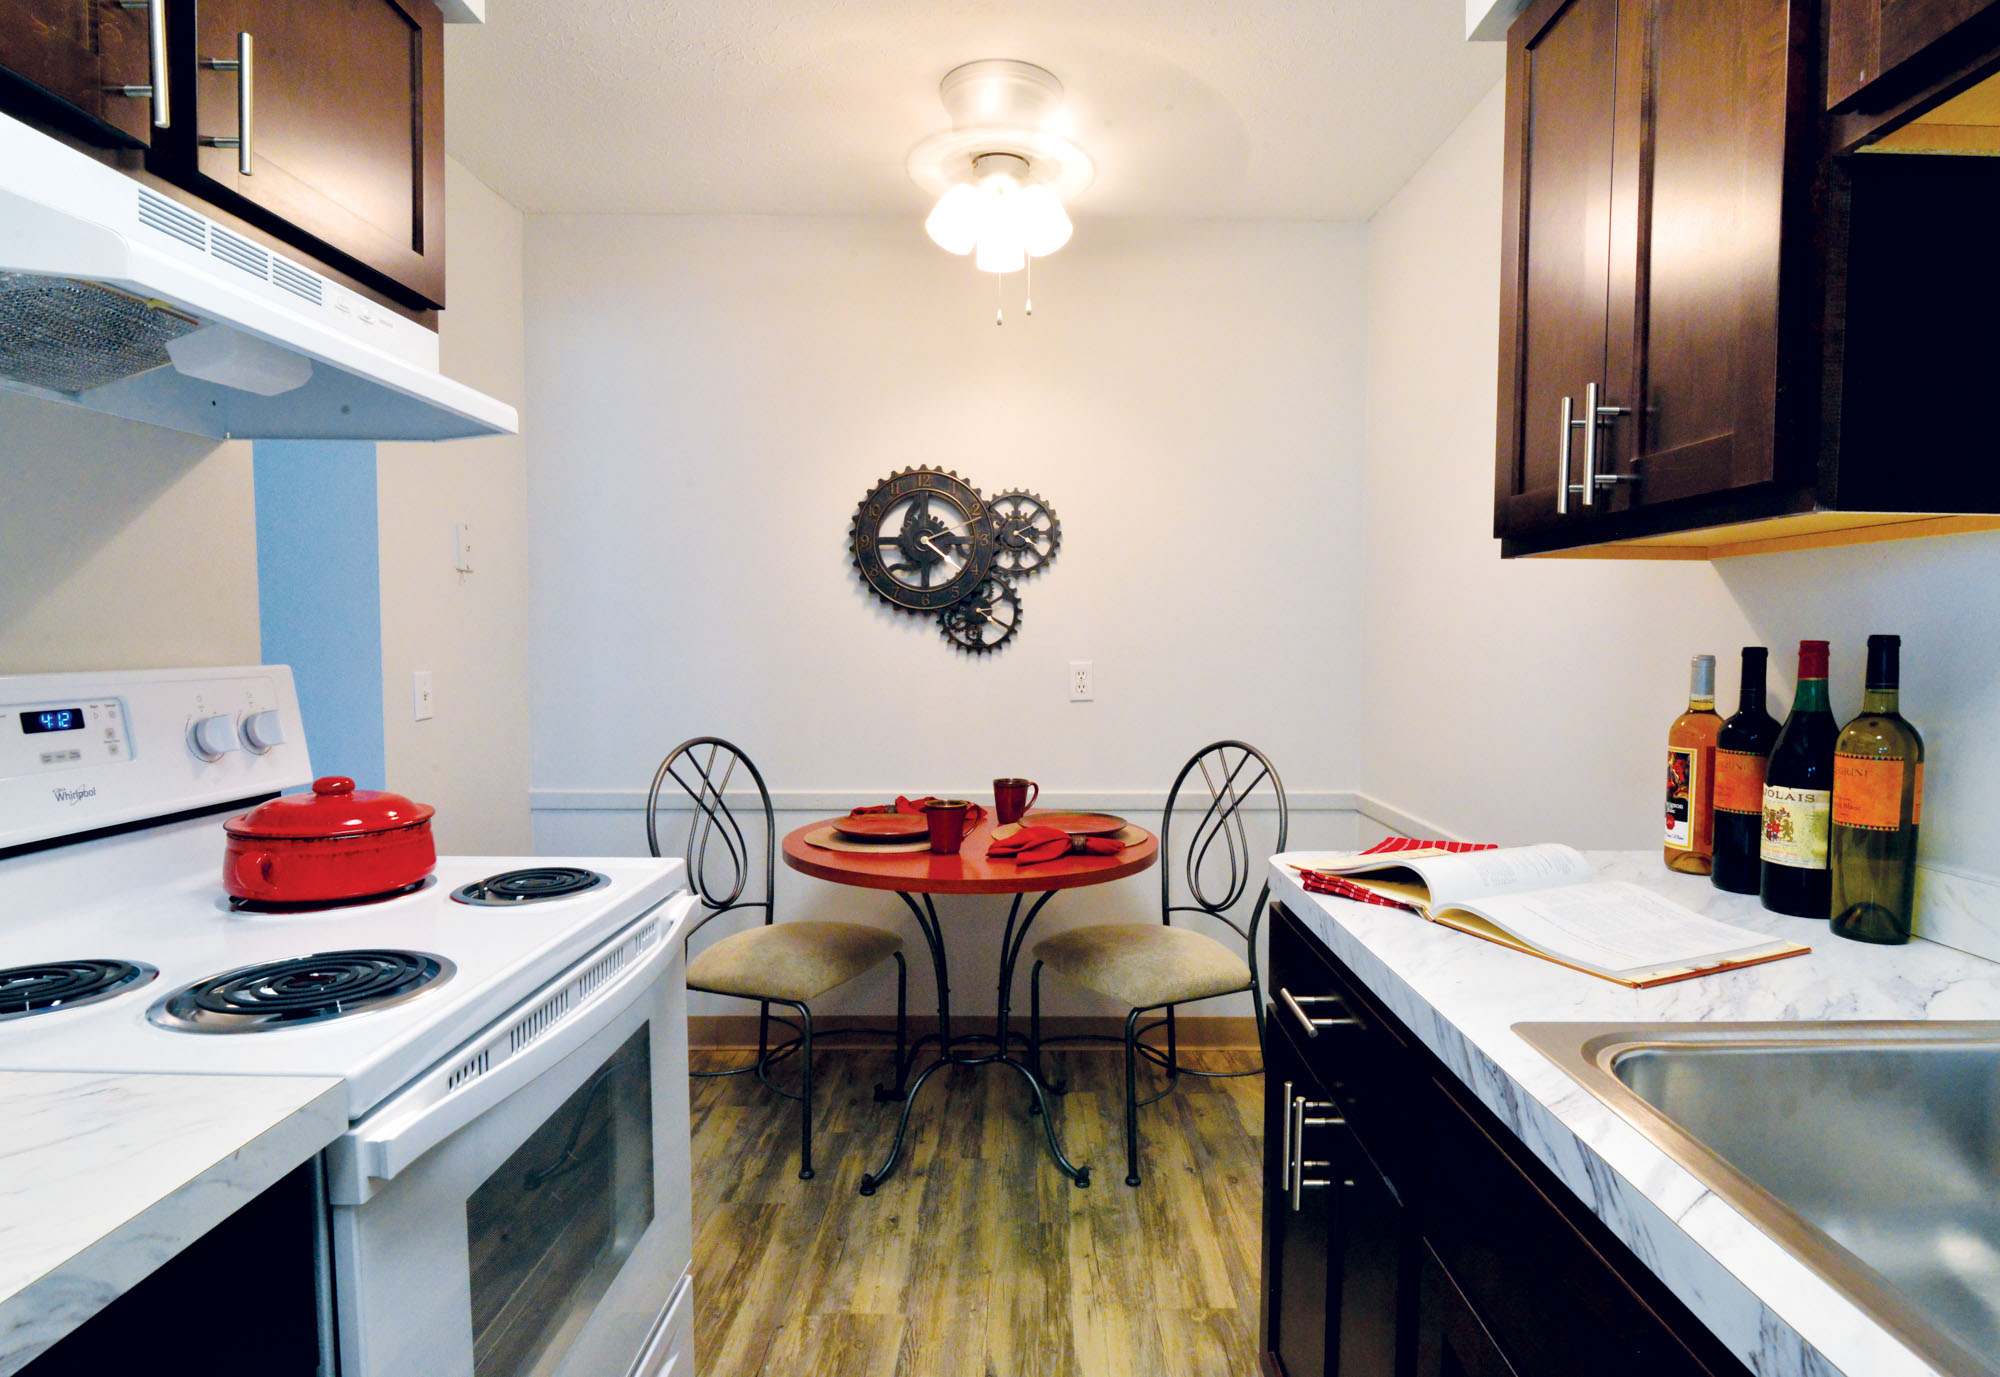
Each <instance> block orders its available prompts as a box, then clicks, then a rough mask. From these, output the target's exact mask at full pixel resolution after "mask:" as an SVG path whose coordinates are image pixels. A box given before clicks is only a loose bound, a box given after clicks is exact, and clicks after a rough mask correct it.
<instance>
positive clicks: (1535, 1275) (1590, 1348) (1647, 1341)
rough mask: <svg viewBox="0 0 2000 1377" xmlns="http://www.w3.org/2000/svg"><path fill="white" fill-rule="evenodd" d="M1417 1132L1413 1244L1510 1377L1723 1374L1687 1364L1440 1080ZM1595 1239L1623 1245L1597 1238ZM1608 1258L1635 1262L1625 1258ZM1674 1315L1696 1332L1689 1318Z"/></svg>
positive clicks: (1661, 1324)
mask: <svg viewBox="0 0 2000 1377" xmlns="http://www.w3.org/2000/svg"><path fill="white" fill-rule="evenodd" d="M1423 1132H1424V1137H1425V1145H1424V1147H1425V1151H1424V1156H1425V1173H1424V1191H1423V1197H1422V1201H1423V1203H1422V1207H1421V1215H1422V1230H1423V1233H1424V1236H1425V1238H1426V1239H1427V1240H1428V1241H1429V1242H1430V1246H1431V1248H1432V1249H1433V1250H1434V1251H1435V1253H1436V1255H1437V1259H1438V1261H1439V1262H1440V1263H1441V1264H1442V1265H1443V1268H1444V1271H1445V1273H1446V1274H1447V1275H1448V1276H1449V1278H1450V1279H1451V1281H1452V1282H1453V1283H1454V1285H1455V1289H1456V1291H1457V1292H1458V1293H1461V1294H1462V1295H1463V1297H1464V1299H1465V1300H1466V1302H1468V1303H1469V1305H1470V1307H1471V1309H1472V1311H1473V1312H1475V1313H1476V1314H1477V1315H1478V1316H1479V1318H1480V1320H1481V1322H1482V1323H1483V1325H1484V1327H1485V1329H1486V1331H1487V1332H1488V1333H1490V1334H1491V1336H1492V1340H1493V1343H1494V1344H1495V1345H1496V1346H1497V1348H1498V1349H1499V1350H1500V1352H1501V1353H1503V1354H1504V1355H1505V1357H1506V1360H1507V1362H1508V1363H1509V1364H1510V1365H1511V1370H1512V1371H1515V1372H1518V1373H1519V1374H1520V1377H1575V1374H1578V1373H1586V1372H1604V1373H1616V1374H1618V1377H1696V1375H1698V1374H1706V1373H1710V1372H1722V1371H1728V1370H1731V1369H1722V1368H1711V1367H1710V1366H1708V1365H1707V1364H1706V1363H1705V1362H1704V1361H1703V1360H1702V1359H1699V1358H1697V1357H1696V1356H1695V1355H1694V1353H1693V1352H1692V1351H1691V1350H1690V1349H1689V1348H1688V1347H1687V1345H1685V1344H1684V1343H1682V1342H1681V1340H1680V1339H1679V1337H1678V1336H1677V1332H1676V1328H1675V1326H1674V1325H1670V1324H1669V1323H1668V1322H1667V1321H1666V1320H1663V1319H1662V1318H1661V1316H1660V1314H1659V1313H1658V1312H1656V1311H1655V1310H1654V1309H1653V1308H1652V1306H1651V1305H1650V1304H1649V1302H1648V1301H1647V1300H1645V1299H1643V1298H1642V1297H1641V1296H1640V1295H1639V1294H1638V1293H1637V1292H1636V1291H1634V1290H1633V1289H1632V1288H1631V1287H1630V1286H1628V1285H1627V1284H1626V1283H1625V1282H1624V1281H1623V1280H1622V1279H1621V1278H1620V1276H1619V1275H1618V1271H1617V1268H1616V1266H1615V1265H1614V1263H1613V1262H1612V1261H1611V1260H1610V1259H1609V1258H1608V1257H1607V1255H1606V1251H1605V1250H1604V1249H1601V1248H1600V1246H1599V1244H1598V1243H1594V1242H1593V1241H1592V1240H1591V1239H1589V1238H1586V1237H1585V1236H1584V1234H1583V1233H1581V1232H1579V1230H1578V1228H1577V1227H1576V1225H1575V1224H1573V1223H1572V1222H1571V1220H1570V1218H1569V1217H1568V1216H1567V1215H1566V1214H1565V1213H1564V1211H1563V1210H1562V1209H1561V1208H1560V1207H1559V1206H1558V1205H1557V1204H1555V1203H1554V1201H1553V1200H1552V1198H1551V1197H1550V1196H1549V1195H1547V1194H1544V1193H1543V1190H1542V1189H1541V1187H1540V1186H1538V1185H1537V1184H1536V1182H1535V1181H1533V1180H1531V1179H1530V1178H1529V1176H1528V1175H1527V1174H1526V1173H1525V1172H1524V1171H1523V1170H1522V1168H1521V1167H1520V1166H1517V1165H1516V1164H1515V1162H1514V1161H1513V1160H1512V1159H1511V1158H1510V1156H1509V1155H1508V1153H1507V1152H1506V1151H1505V1150H1504V1149H1503V1148H1502V1147H1501V1146H1500V1144H1499V1143H1498V1142H1497V1141H1496V1140H1495V1139H1494V1138H1493V1137H1491V1136H1489V1135H1488V1133H1487V1132H1486V1130H1485V1129H1484V1128H1483V1127H1481V1125H1480V1124H1479V1123H1478V1122H1477V1121H1476V1120H1475V1119H1474V1118H1473V1117H1472V1115H1471V1114H1470V1113H1469V1112H1468V1111H1467V1110H1466V1109H1465V1108H1464V1107H1462V1106H1461V1105H1460V1104H1458V1103H1457V1101H1456V1100H1455V1099H1454V1097H1453V1095H1452V1093H1450V1092H1449V1091H1448V1090H1447V1088H1446V1087H1445V1086H1444V1085H1443V1084H1442V1083H1441V1082H1433V1083H1432V1085H1431V1087H1430V1089H1429V1092H1428V1093H1427V1095H1426V1101H1425V1105H1424V1116H1423ZM1551 1184H1552V1185H1553V1186H1554V1188H1555V1189H1556V1190H1562V1189H1563V1188H1562V1186H1561V1183H1559V1182H1551ZM1564 1193H1565V1194H1567V1192H1566V1191H1564ZM1592 1222H1593V1223H1594V1221H1592ZM1600 1242H1601V1243H1604V1244H1609V1245H1611V1246H1612V1247H1614V1248H1622V1245H1618V1244H1617V1241H1616V1240H1615V1239H1611V1238H1609V1236H1608V1235H1607V1236H1606V1237H1605V1238H1604V1239H1603V1240H1600ZM1619 1262H1620V1263H1622V1264H1623V1265H1624V1266H1625V1267H1627V1268H1631V1269H1637V1268H1639V1267H1640V1266H1641V1264H1639V1263H1638V1262H1637V1260H1636V1259H1633V1258H1631V1257H1630V1255H1629V1254H1626V1255H1625V1256H1624V1257H1623V1258H1621V1259H1619ZM1675 1319H1676V1322H1677V1323H1678V1324H1680V1325H1684V1326H1692V1330H1691V1331H1690V1332H1703V1333H1705V1331H1701V1327H1700V1324H1699V1322H1698V1321H1696V1320H1695V1319H1694V1318H1693V1317H1692V1316H1691V1315H1677V1316H1676V1317H1675ZM1733 1371H1735V1372H1738V1373H1740V1372H1741V1371H1742V1369H1741V1368H1740V1367H1736V1368H1734V1369H1733Z"/></svg>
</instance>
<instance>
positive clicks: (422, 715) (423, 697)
mask: <svg viewBox="0 0 2000 1377" xmlns="http://www.w3.org/2000/svg"><path fill="white" fill-rule="evenodd" d="M410 697H411V699H412V707H413V708H414V709H415V711H416V714H417V721H419V722H428V721H430V720H431V672H430V671H429V670H427V669H419V670H413V671H412V672H411V674H410Z"/></svg>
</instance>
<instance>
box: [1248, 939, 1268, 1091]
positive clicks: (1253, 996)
mask: <svg viewBox="0 0 2000 1377" xmlns="http://www.w3.org/2000/svg"><path fill="white" fill-rule="evenodd" d="M1251 955H1252V958H1253V959H1252V962H1251V965H1250V1008H1251V1012H1253V1013H1254V1014H1255V1015H1256V1017H1257V1065H1258V1066H1259V1067H1262V1066H1263V1065H1264V1058H1265V1055H1266V1053H1265V1051H1264V986H1263V984H1262V983H1261V982H1260V981H1259V980H1258V979H1257V966H1256V962H1255V959H1254V958H1255V955H1256V954H1255V953H1254V952H1253V953H1252V954H1251Z"/></svg>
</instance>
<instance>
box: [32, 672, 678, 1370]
mask: <svg viewBox="0 0 2000 1377" xmlns="http://www.w3.org/2000/svg"><path fill="white" fill-rule="evenodd" d="M311 777H312V772H311V767H310V763H309V757H308V754H307V751H306V745H305V740H304V733H303V729H302V726H301V723H300V720H299V712H298V703H297V698H296V695H295V692H294V689H293V685H292V678H291V673H290V671H289V670H288V669H285V668H284V667H281V666H263V667H251V668H239V669H213V670H182V671H159V672H120V673H107V674H99V675H59V676H19V677H0V1069H10V1070H63V1071H91V1072H173V1073H195V1074H202V1073H232V1074H264V1075H298V1076H319V1077H334V1078H339V1079H340V1080H341V1081H342V1082H343V1083H344V1085H345V1088H346V1093H347V1097H348V1117H349V1119H350V1126H349V1130H348V1132H347V1133H346V1134H345V1135H343V1136H342V1137H341V1138H340V1139H338V1140H337V1141H336V1142H335V1143H334V1144H333V1145H332V1146H330V1147H329V1148H328V1150H327V1151H326V1153H325V1154H324V1157H323V1164H322V1165H323V1171H322V1172H321V1173H320V1176H321V1179H322V1180H323V1182H324V1187H323V1193H324V1210H325V1218H326V1226H327V1232H328V1244H329V1246H328V1257H329V1264H328V1269H329V1272H330V1276H329V1278H328V1280H329V1282H330V1286H329V1290H330V1294H331V1301H330V1306H331V1309H332V1311H333V1313H332V1314H331V1315H329V1316H327V1317H326V1323H325V1326H324V1328H325V1332H326V1334H327V1335H328V1337H329V1339H330V1340H331V1342H332V1343H334V1344H337V1347H338V1351H339V1371H340V1372H341V1373H342V1374H343V1377H387V1374H397V1375H398V1377H401V1375H402V1374H409V1373H415V1372H422V1373H425V1374H437V1375H438V1377H475V1374H476V1377H503V1375H504V1377H517V1375H518V1377H529V1375H530V1374H533V1377H557V1374H562V1375H563V1377H585V1374H589V1375H590V1377H597V1375H598V1374H610V1375H611V1377H664V1374H668V1373H672V1374H674V1377H687V1374H688V1373H690V1372H691V1365H690V1363H691V1360H690V1358H689V1356H688V1354H689V1349H690V1347H691V1345H690V1343H689V1340H688V1337H687V1330H688V1327H689V1323H688V1311H689V1305H688V1300H687V1296H688V1281H687V1276H688V1265H689V1261H690V1257H691V1252H692V1229H691V1219H690V1207H689V1201H688V1115H687V1083H686V1017H685V1008H686V1003H685V984H684V979H685V972H684V966H683V958H682V951H681V945H682V943H681V934H682V932H683V931H684V929H685V922H686V917H687V913H688V911H689V910H690V909H691V908H692V906H693V902H694V901H693V899H692V898H691V896H689V895H688V894H687V893H686V885H685V872H684V868H683V867H682V865H681V863H680V862H678V861H658V860H635V859H630V858H585V859H570V858H562V859H560V860H552V859H550V858H544V857H441V858H440V859H439V862H438V866H437V869H436V872H435V874H434V875H433V877H432V878H431V879H430V880H429V881H428V882H426V883H425V884H424V885H422V886H421V887H420V888H418V889H415V890H413V891H410V892H406V893H400V894H396V895H393V896H390V897H386V898H382V899H379V900H376V901H374V902H365V903H358V904H352V905H346V906H341V907H333V908H324V909H313V910H305V911H299V910H294V909H286V910H282V911H258V910H255V909H245V908H243V907H240V906H237V905H235V904H233V903H232V901H231V900H229V899H228V898H227V896H225V895H224V893H223V890H222V883H221V878H222V877H221V865H222V856H223V844H224V837H223V831H222V823H223V820H224V819H225V818H227V817H230V816H233V815H234V814H235V813H237V812H240V811H242V810H244V809H246V808H248V807H250V806H253V805H254V804H255V803H256V802H258V801H259V800H261V799H262V798H265V797H268V796H271V795H273V794H276V793H278V792H281V791H284V790H288V789H295V788H298V787H300V786H302V785H304V784H306V783H307V782H309V781H310V779H311ZM481 882H484V887H480V885H481ZM246 968H258V969H256V970H254V971H248V972H246ZM543 1196H547V1197H548V1198H549V1200H551V1201H553V1200H555V1199H556V1198H557V1197H560V1201H561V1203H560V1208H549V1207H548V1206H547V1205H546V1204H545V1203H544V1201H543V1198H542V1197H543ZM523 1275H534V1276H536V1277H537V1278H538V1281H537V1284H536V1285H535V1286H533V1287H523V1286H522V1285H521V1278H522V1276H523ZM510 1296H512V1297H517V1298H516V1299H513V1300H509V1299H508V1297H510ZM336 1336H337V1337H336ZM327 1370H328V1371H329V1372H330V1371H331V1367H330V1365H329V1367H328V1369H327Z"/></svg>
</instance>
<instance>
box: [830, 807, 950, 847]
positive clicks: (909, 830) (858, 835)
mask: <svg viewBox="0 0 2000 1377" xmlns="http://www.w3.org/2000/svg"><path fill="white" fill-rule="evenodd" d="M833 830H834V831H836V832H838V833H840V835H841V836H843V837H853V838H854V839H855V840H856V841H880V842H887V841H915V840H916V839H917V838H918V837H928V836H929V835H930V833H931V825H930V822H929V820H928V819H926V818H924V817H923V816H922V815H921V814H918V813H862V814H859V815H857V816H854V817H846V818H836V819H835V820H834V824H833Z"/></svg>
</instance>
